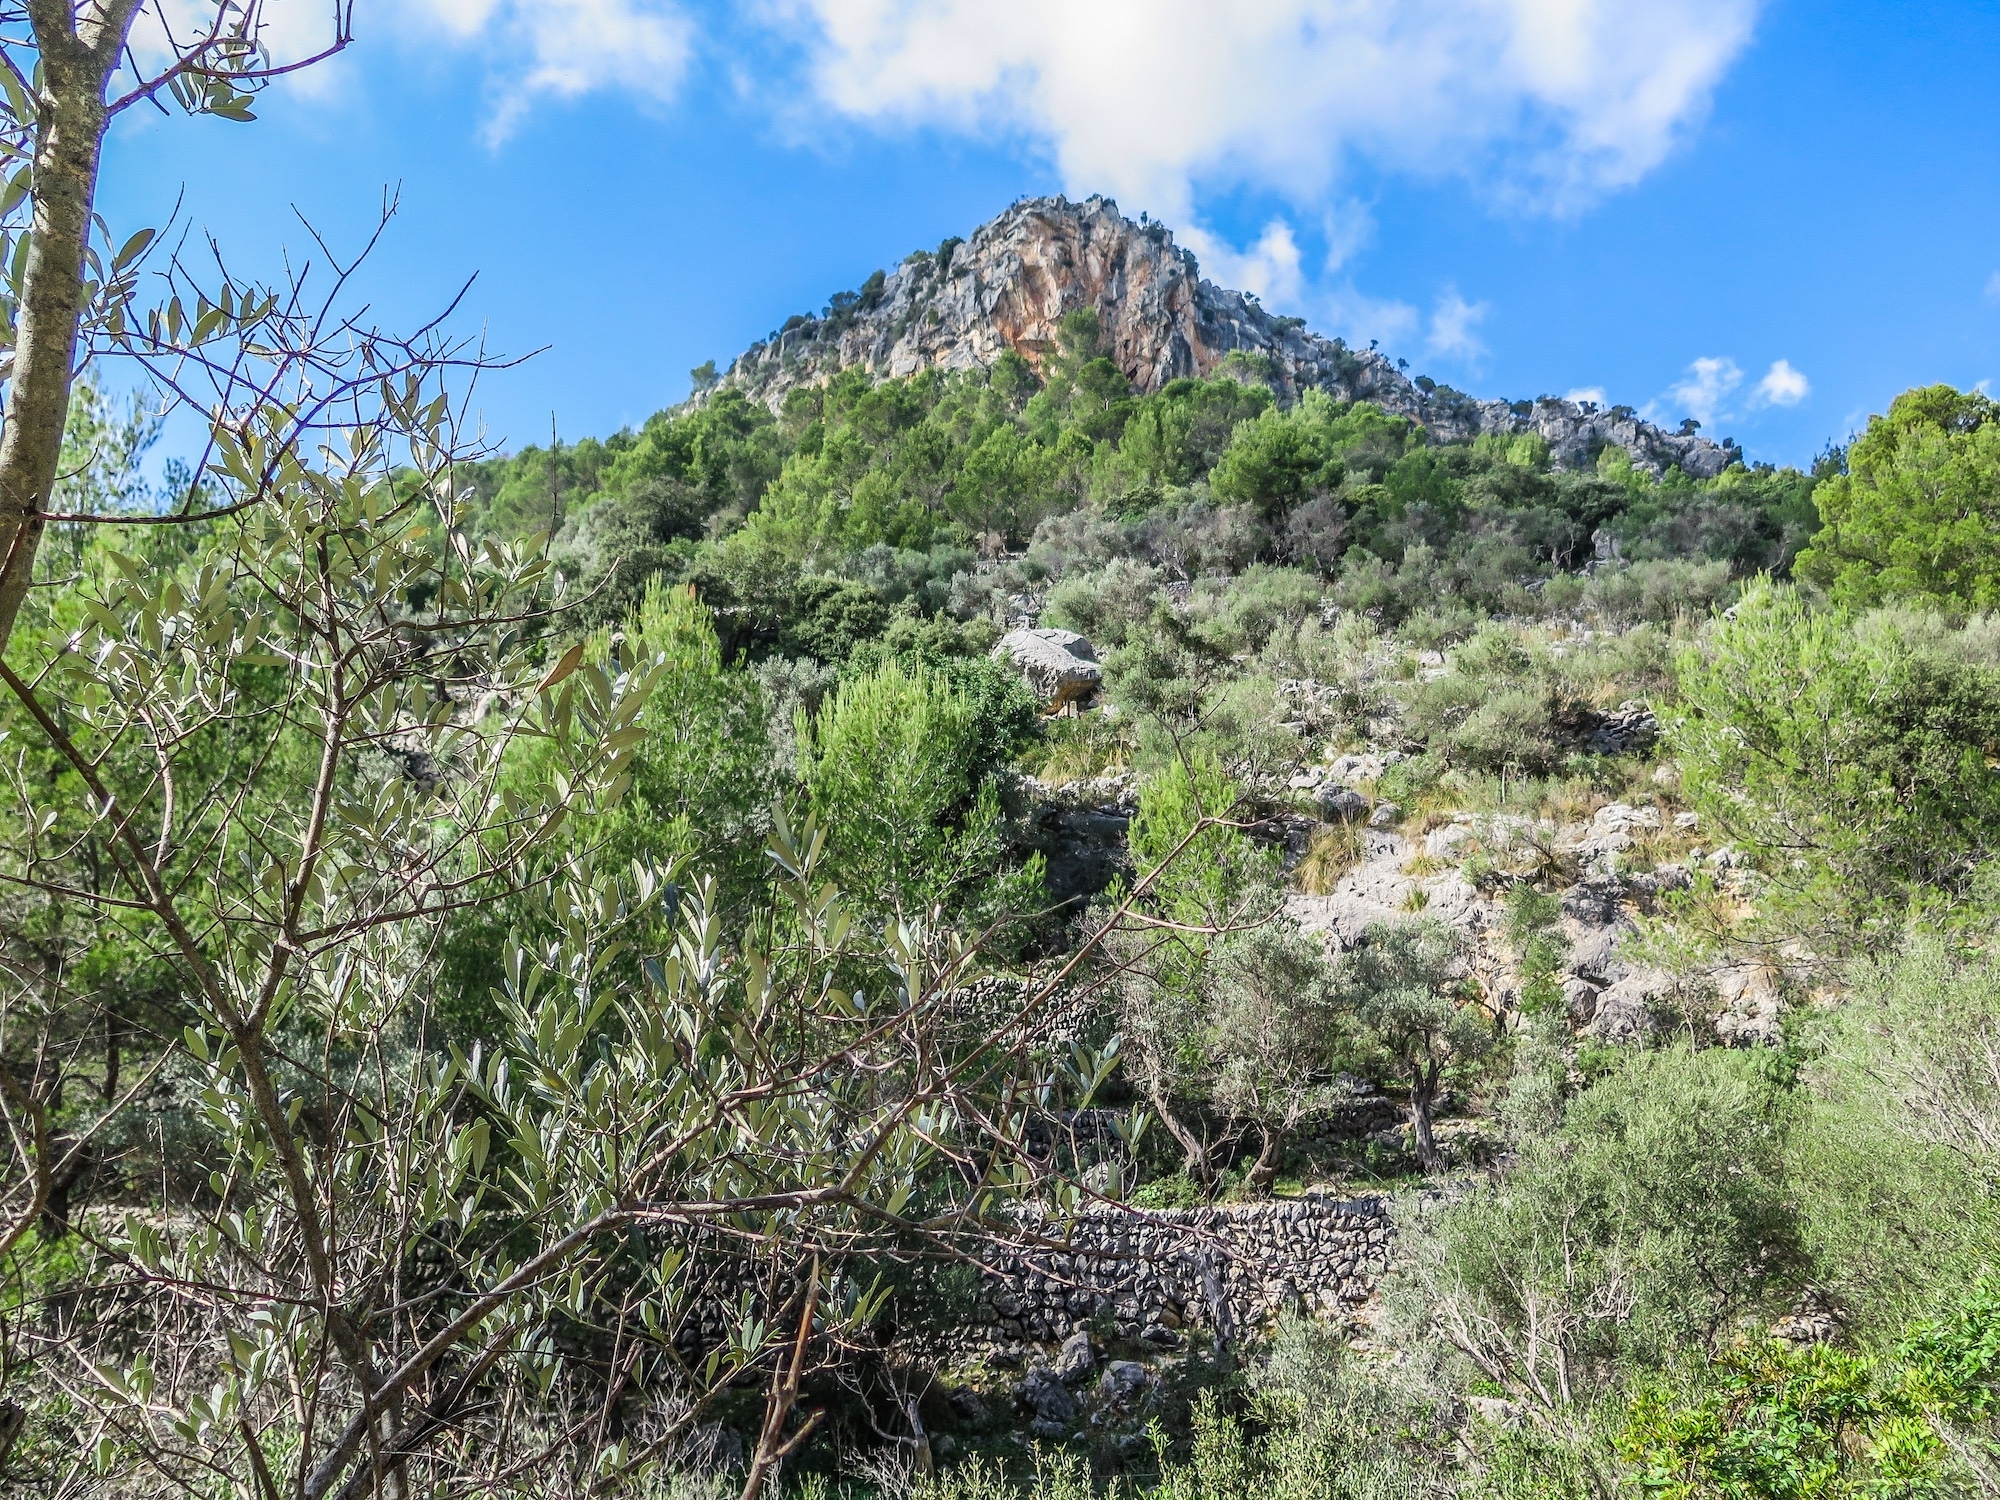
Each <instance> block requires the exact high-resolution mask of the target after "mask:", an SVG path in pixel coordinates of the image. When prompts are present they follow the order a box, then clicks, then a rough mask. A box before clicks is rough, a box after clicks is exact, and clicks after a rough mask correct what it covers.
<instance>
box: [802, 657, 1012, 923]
mask: <svg viewBox="0 0 2000 1500" xmlns="http://www.w3.org/2000/svg"><path fill="white" fill-rule="evenodd" d="M975 680H977V681H986V682H990V679H986V678H976V679H975ZM984 708H985V705H983V704H982V703H981V702H980V701H979V700H978V699H977V698H975V697H974V696H973V694H972V693H970V692H968V691H967V690H966V688H965V687H963V686H960V685H957V684H955V683H953V682H952V681H951V680H950V679H949V678H948V677H947V676H946V675H945V674H943V673H942V672H940V671H938V670H936V669H934V668H931V667H927V666H923V665H921V664H919V665H913V666H909V667H905V666H904V665H903V664H902V663H900V662H898V661H896V660H894V659H891V660H889V661H886V662H884V663H883V664H882V665H881V666H879V667H877V668H875V669H874V670H873V671H870V672H867V673H865V674H863V675H861V676H858V677H854V678H850V679H849V680H848V681H846V682H843V683H842V684H841V685H840V686H839V687H838V688H836V689H835V690H834V692H833V693H832V694H831V695H830V696H829V697H828V698H827V699H826V701H825V702H824V703H823V704H822V706H821V708H820V711H819V713H818V714H817V715H816V716H813V717H811V718H808V717H807V716H806V715H805V714H804V713H803V711H802V712H801V714H800V716H799V721H798V725H797V729H796V733H797V736H798V744H799V779H800V781H801V783H802V784H803V786H804V789H805V796H806V802H807V805H808V806H809V807H810V808H811V809H812V812H813V815H814V817H815V818H817V819H818V820H819V823H820V825H821V826H822V827H823V828H825V829H826V830H827V836H828V840H829V845H830V848H831V851H832V852H831V855H830V860H831V867H832V869H833V870H834V871H835V872H836V873H837V874H838V876H839V878H840V880H841V882H842V884H843V885H844V886H845V887H846V888H847V889H849V890H851V891H853V892H854V893H855V898H856V899H857V900H858V901H859V902H861V903H863V904H864V905H865V906H866V907H868V908H870V909H872V910H877V911H892V912H896V913H900V914H902V915H903V916H905V917H909V918H916V917H919V916H921V915H922V914H923V913H924V912H925V911H926V910H927V909H928V908H930V907H931V906H933V905H935V904H937V903H939V902H949V903H951V904H953V905H959V904H962V903H963V902H964V901H966V900H967V899H968V898H969V897H970V896H971V894H972V892H971V890H970V888H971V887H973V886H974V885H976V884H977V883H978V882H980V881H982V880H984V879H985V878H986V877H987V876H989V875H990V874H991V872H992V870H993V868H994V866H995V865H996V864H997V863H998V861H999V857H1000V855H1001V853H1002V850H1003V848H1004V843H1003V839H1002V830H1001V813H1000V806H999V793H998V790H997V788H996V787H995V785H994V784H993V782H992V780H991V778H990V775H989V774H988V773H989V771H990V769H991V766H992V760H991V759H990V757H991V756H992V754H993V751H994V749H995V748H996V747H995V738H996V735H998V734H1000V733H1004V726H996V724H995V723H994V716H993V715H992V714H991V713H990V712H986V711H983V709H984ZM1040 873H1041V872H1040V870H1039V868H1038V867H1031V868H1030V869H1028V870H1026V871H1024V872H1022V877H1021V879H1020V880H1018V881H1017V884H1019V885H1020V886H1022V891H1021V896H1020V900H1021V902H1022V904H1023V905H1027V904H1028V903H1030V902H1031V901H1032V896H1031V895H1030V894H1029V892H1030V891H1032V889H1033V888H1034V887H1036V886H1039V884H1040Z"/></svg>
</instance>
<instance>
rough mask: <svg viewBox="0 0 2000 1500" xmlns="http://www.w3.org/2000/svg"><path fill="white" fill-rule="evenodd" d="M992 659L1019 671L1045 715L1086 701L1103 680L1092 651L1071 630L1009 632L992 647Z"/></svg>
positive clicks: (1082, 639)
mask: <svg viewBox="0 0 2000 1500" xmlns="http://www.w3.org/2000/svg"><path fill="white" fill-rule="evenodd" d="M993 655H994V656H995V657H997V658H999V659H1001V660H1003V661H1008V662H1012V663H1013V664H1014V666H1015V667H1016V668H1018V669H1019V671H1020V673H1021V677H1022V680H1023V681H1025V682H1026V683H1027V684H1028V690H1029V691H1030V692H1032V693H1033V694H1034V695H1035V697H1036V698H1037V699H1039V700H1040V702H1041V705H1042V708H1043V710H1044V711H1045V712H1049V713H1053V712H1055V711H1056V710H1057V709H1059V708H1061V707H1062V706H1063V705H1064V704H1067V703H1076V702H1081V701H1082V700H1083V699H1085V698H1088V697H1089V696H1090V695H1091V694H1092V693H1094V692H1096V691H1097V684H1098V683H1099V682H1101V681H1103V679H1104V670H1103V668H1101V667H1099V666H1098V665H1097V653H1096V651H1094V650H1093V649H1091V645H1090V642H1089V641H1087V640H1085V639H1084V638H1083V637H1082V636H1080V635H1078V634H1077V633H1076V632H1075V631H1073V630H1056V629H1053V628H1050V629H1043V630H1010V631H1008V632H1007V633H1006V634H1005V635H1003V636H1001V637H1000V639H999V641H998V642H997V643H995V645H994V647H993Z"/></svg>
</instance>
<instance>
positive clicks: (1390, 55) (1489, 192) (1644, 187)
mask: <svg viewBox="0 0 2000 1500" xmlns="http://www.w3.org/2000/svg"><path fill="white" fill-rule="evenodd" d="M287 6H289V7H291V8H292V9H291V10H290V11H289V12H285V7H287ZM321 9H322V5H321V4H320V3H318V0H277V5H276V6H275V7H273V14H274V15H279V14H280V13H281V12H285V13H284V14H283V15H281V16H280V20H281V24H286V23H290V24H292V25H293V27H294V29H293V30H292V31H291V33H290V35H289V36H288V37H287V36H280V37H279V38H277V39H276V40H277V43H278V45H279V48H280V50H281V51H282V50H283V47H284V46H285V45H287V44H289V45H306V44H307V43H308V42H309V41H310V38H311V34H312V17H314V16H316V15H317V14H318V12H319V11H320V10H321ZM293 18H299V19H293ZM357 29H358V32H359V35H358V39H357V41H356V43H355V45H354V47H353V48H352V49H351V50H350V51H349V52H348V53H347V54H346V55H345V56H344V57H342V58H341V59H340V60H339V61H338V62H336V63H335V64H333V65H331V66H329V67H326V68H324V69H322V70H320V71H319V72H317V73H316V74H313V75H307V76H306V77H305V78H304V79H302V80H301V81H300V82H297V83H288V84H285V85H281V86H279V87H278V88H276V89H274V90H273V91H272V92H271V93H270V94H268V95H266V97H265V98H264V100H263V102H262V104H261V105H260V113H261V115H262V118H261V119H260V120H259V121H258V122H257V123H255V124H252V125H248V126H245V125H233V124H228V123H225V122H221V121H215V120H187V119H184V118H180V117H172V118H168V117H163V116H158V115H151V116H147V117H143V118H141V117H139V116H136V115H135V116H132V117H129V118H128V119H127V120H126V121H124V122H123V123H121V124H120V126H119V127H118V130H117V134H116V136H115V138H114V140H113V142H112V145H111V149H110V151H109V153H108V158H107V167H106V180H105V187H104V191H103V195H102V208H103V210H104V212H105V214H106V217H107V218H108V219H109V221H110V223H111V227H112V230H113V233H114V235H115V236H116V237H118V238H120V239H122V237H123V235H124V234H125V233H127V232H129V231H130V230H131V229H133V228H137V227H139V226H140V225H143V224H154V223H158V222H160V221H161V220H162V219H163V218H164V217H165V216H166V214H167V213H168V212H169V211H170V210H171V209H172V208H173V206H174V203H175V201H176V200H177V199H179V200H181V203H182V207H181V213H182V215H183V218H184V221H185V222H186V223H188V224H190V225H193V226H198V227H200V228H202V229H205V230H208V231H210V232H212V233H213V234H214V235H215V236H216V237H217V239H218V240H219V241H220V242H221V244H222V245H223V246H224V247H225V248H226V249H227V250H228V251H229V253H230V254H231V255H232V256H233V257H234V258H236V259H238V260H239V261H240V262H241V263H243V264H245V265H247V266H250V267H252V268H261V269H266V270H268V269H269V268H271V267H273V266H274V265H275V264H276V262H277V257H278V256H279V255H280V254H281V253H282V252H284V251H286V250H288V249H289V250H291V251H293V252H294V253H296V252H297V251H298V249H299V247H300V246H301V244H302V243H303V242H304V240H305V235H304V232H303V231H302V230H301V229H300V228H299V225H298V223H297V221H296V220H295V219H294V218H292V217H291V215H292V211H293V209H294V208H296V209H297V210H298V211H299V212H302V213H304V214H305V215H307V216H308V217H310V218H311V219H312V220H313V221H314V223H316V224H317V225H318V226H320V228H321V229H322V230H323V231H326V232H328V233H329V234H330V235H331V237H332V238H333V239H334V240H335V241H336V242H338V243H345V244H350V245H351V244H354V243H357V242H358V240H359V239H360V237H361V236H362V235H363V234H364V233H365V232H366V229H367V228H368V226H369V224H370V221H371V220H372V217H373V215H374V213H375V211H376V208H377V206H378V205H379V203H380V201H381V198H382V195H383V193H384V191H385V189H390V188H397V189H399V190H400V194H401V203H402V209H401V212H400V214H399V216H398V218H397V221H396V223H395V225H394V226H393V227H392V229H391V230H390V232H389V235H388V237H387V239H386V240H385V242H384V245H383V247H382V249H381V250H380V251H379V252H378V255H377V257H376V259H375V260H374V262H373V263H372V265H371V267H370V269H369V271H368V272H367V279H366V285H367V288H368V291H369V295H370V296H371V298H372V299H373V301H374V303H375V305H376V306H377V307H378V308H379V309H380V310H381V313H382V315H383V317H384V319H385V320H386V321H388V322H391V323H396V322H408V323H413V322H415V321H418V320H420V319H421V318H423V317H426V316H428V315H429V314H430V313H431V312H433V311H434V310H436V308H438V307H439V306H441V305H442V304H443V303H444V302H445V301H447V300H448V299H449V297H450V296H451V295H452V293H453V292H454V291H455V290H456V289H457V287H458V285H459V284H460V283H461V282H462V281H463V280H464V279H465V278H466V277H468V276H473V275H475V274H476V276H477V280H476V282H475V284H474V286H473V288H472V291H471V294H470V296H469V297H468V298H467V301H466V303H465V309H466V310H465V313H464V314H463V315H462V317H461V320H460V321H461V326H463V327H464V328H465V329H466V331H468V332H478V331H480V330H481V329H482V328H483V329H484V331H485V334H486V337H487V339H488V341H489V344H490V346H491V347H493V348H494V349H495V350H497V351H500V352H506V353H523V352H526V351H529V350H533V349H544V352H542V353H540V354H539V355H537V356H536V357H535V358H534V359H532V360H530V361H528V362H527V363H526V364H524V365H523V366H522V367H520V368H519V369H516V370H513V371H509V372H506V373H502V374H497V375H493V376H490V377H488V379H487V380H486V381H485V383H484V384H483V386H482V389H481V392H480V396H479V405H480V408H481V410H482V411H483V412H484V414H485V417H486V421H487V425H488V430H489V433H490V435H491V437H492V438H493V439H494V440H496V441H499V442H502V443H505V444H507V445H509V446H519V445H521V444H524V443H528V442H539V441H546V440H547V436H548V433H549V431H550V426H551V422H552V421H553V422H554V423H555V425H556V426H557V428H558V429H559V430H560V432H561V434H562V435H563V437H564V438H566V439H568V438H575V437H579V436H583V435H585V434H593V433H594V434H604V433H607V432H610V431H613V430H615V429H617V428H618V427H619V426H621V425H623V424H627V423H637V422H639V421H642V420H643V419H644V418H645V417H646V416H647V415H648V414H650V413H651V412H653V411H655V410H657V409H658V408H659V407H661V406H664V405H667V404H670V403H671V402H673V401H676V400H678V399H680V398H681V397H682V396H684V395H685V394H686V391H687V385H688V378H687V372H688V370H689V369H690V368H691V367H692V366H694V365H697V364H699V363H700V362H701V361H703V360H705V359H709V358H713V359H716V360H717V361H718V362H719V363H721V362H726V361H727V360H728V359H729V358H730V357H731V356H733V355H734V354H735V353H736V352H738V351H739V350H740V349H742V348H743V347H744V346H745V345H746V344H748V343H750V342H751V341H753V340H754V339H757V338H759V337H761V336H762V335H764V334H765V333H766V332H768V331H769V330H771V329H773V328H775V327H776V326H777V325H778V324H779V323H781V322H782V321H783V320H784V319H785V317H786V316H787V315H789V314H791V313H793V312H797V311H803V310H808V309H816V308H817V307H819V306H820V305H821V304H822V303H824V301H825V300H826V298H827V296H828V295H829V294H830V293H832V292H834V291H836V290H839V289H842V288H847V287H852V286H855V285H857V284H858V283H859V282H860V281H861V280H862V279H863V278H864V277H865V276H866V275H867V274H868V272H869V271H871V270H873V269H874V268H876V267H878V266H890V265H894V264H895V263H896V262H897V261H898V260H900V259H901V258H902V256H903V255H905V254H906V253H908V252H909V251H910V250H912V249H915V248H918V247H922V246H932V245H935V244H936V243H937V242H938V241H939V240H940V239H942V238H944V237H945V236H947V235H952V234H959V235H963V234H966V233H968V232H969V231H970V230H971V229H972V228H973V226H975V225H976V224H978V223H979V222H980V221H981V220H983V219H985V218H987V217H989V216H991V215H992V214H993V213H995V212H997V211H998V210H999V209H1000V208H1002V207H1003V206H1005V205H1006V204H1007V203H1008V202H1010V201H1012V200H1013V199H1015V198H1017V197H1021V196H1024V195H1029V194H1038V193H1046V192H1056V191H1068V192H1069V193H1071V195H1072V196H1081V195H1082V194H1084V193H1088V192H1090V191H1107V192H1111V193H1112V194H1113V195H1114V196H1117V197H1118V199H1119V201H1120V204H1121V206H1122V207H1124V208H1125V210H1126V211H1127V212H1129V213H1131V214H1133V215H1134V216H1136V215H1137V213H1138V212H1139V210H1141V209H1142V208H1143V209H1148V210H1150V211H1152V212H1154V213H1155V214H1156V215H1157V216H1159V217H1162V218H1164V219H1166V220H1167V222H1168V223H1169V224H1171V225H1173V226H1174V227H1175V228H1176V229H1177V230H1179V231H1181V233H1182V238H1183V242H1185V243H1192V244H1193V245H1194V246H1195V247H1196V248H1197V250H1198V252H1199V253H1200V255H1201V258H1202V263H1203V268H1204V271H1205V272H1206V273H1208V274H1210V275H1212V276H1214V277H1215V279H1217V280H1221V281H1224V282H1227V283H1230V284H1235V285H1241V286H1247V287H1248V288H1250V289H1252V290H1256V291H1259V292H1260V293H1261V294H1262V295H1263V297H1264V300H1265V303H1266V305H1267V306H1270V307H1272V308H1273V309H1274V310H1277V311H1283V312H1296V313H1299V314H1301V315H1303V316H1305V317H1306V318H1307V319H1308V320H1309V321H1310V322H1311V323H1312V324H1313V325H1314V326H1315V327H1317V328H1319V329H1320V330H1321V331H1323V332H1327V333H1340V334H1344V335H1346V336H1348V337H1350V338H1353V339H1358V340H1362V341H1365V340H1366V339H1368V338H1370V337H1377V338H1380V339H1381V341H1382V343H1383V346H1384V347H1385V348H1387V349H1389V350H1391V351H1392V352H1395V353H1398V354H1401V355H1404V356H1406V357H1408V358H1409V360H1410V362H1411V366H1412V369H1413V371H1428V372H1429V373H1430V374H1432V375H1434V376H1435V377H1436V378H1438V379H1440V380H1444V381H1447V382H1449V383H1451V384H1453V385H1457V386H1459V387H1461V388H1463V389H1466V390H1470V391H1473V392H1475V393H1478V394H1481V395H1495V396H1506V397H1510V398H1516V397H1522V396H1533V395H1539V394H1543V393H1555V394H1564V393H1569V392H1576V391H1597V392H1602V393H1603V396H1604V398H1605V399H1607V400H1609V401H1612V402H1625V403H1629V404H1631V405H1634V406H1638V407H1641V408H1644V409H1649V410H1651V411H1652V412H1653V413H1654V414H1656V415H1658V416H1659V417H1660V418H1661V419H1662V420H1663V421H1673V422H1677V421H1679V419H1680V418H1681V417H1683V416H1685V415H1690V414H1692V415H1695V416H1697V417H1698V418H1700V419H1701V420H1702V421H1703V422H1704V429H1705V430H1706V431H1708V432H1709V433H1710V434H1711V435H1714V436H1717V437H1722V436H1732V437H1735V438H1737V439H1738V440H1739V441H1740V442H1742V443H1743V445H1744V446H1745V448H1746V449H1747V450H1748V451H1749V453H1750V454H1751V456H1752V457H1755V458H1765V459H1769V460H1772V461H1775V462H1781V463H1782V462H1793V463H1802V462H1806V461H1809V460H1810V458H1811V457H1812V455H1813V454H1814V453H1815V452H1817V451H1818V450H1819V449H1820V448H1821V447H1822V446H1823V445H1824V444H1825V443H1826V442H1827V441H1828V440H1829V439H1836V440H1837V439H1841V438H1844V437H1845V436H1846V435H1847V434H1848V433H1849V432H1851V431H1853V430H1855V429H1856V428H1858V427H1859V426H1860V425H1861V424H1862V423H1864V422H1865V421H1866V418H1867V415H1868V413H1869V412H1871V411H1880V410H1882V409H1883V408H1884V407H1885V406H1886V405H1887V403H1888V401H1889V399H1890V398H1891V397H1892V396H1893V395H1894V394H1895V393H1896V392H1897V391H1899V390H1901V389H1903V388H1904V387H1906V386H1909V385H1912V384H1916V383H1922V382H1930V381H1938V380H1943V381H1950V382H1953V383H1955V384H1958V385H1961V386H1970V385H1974V384H1977V383H1980V382H1983V381H1987V380H1989V379H2000V150H1996V149H1995V148H1994V144H1993V120H1994V118H1995V115H1996V106H2000V4H1995V3H1987V4H1971V3H1956V4H1952V3H1936V4H1924V3H1914V0H1905V3H1902V4H1854V3H1834V0H1822V3H1820V4H1813V5H1808V4H1805V3H1797V0H1772V3H1763V4H1759V3H1757V0H1647V3H1646V4H1644V5H1633V4H1631V3H1630V0H1363V3H1358V4H1357V3H1352V0H1348V3H1335V0H1236V3H1234V4H1231V5H1228V6H1217V5H1214V4H1213V3H1212V0H1005V3H1004V4H1003V3H1001V0H744V3H741V4H737V5H716V6H710V5H704V4H697V3H694V0H372V3H371V0H361V4H360V7H359V10H358V13H357ZM171 441H172V440H171V437H170V444H171Z"/></svg>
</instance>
